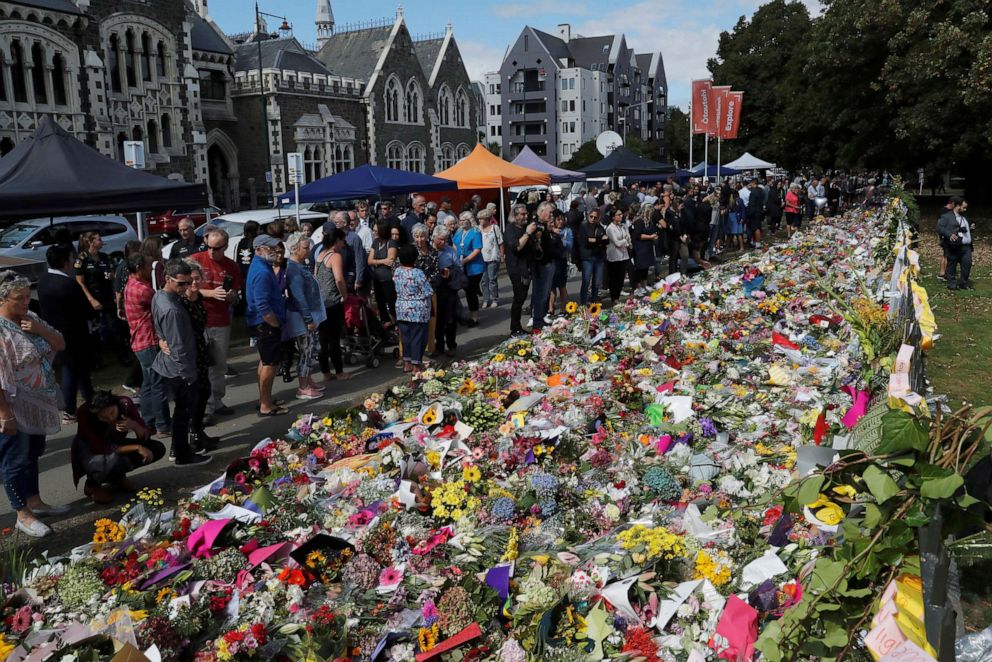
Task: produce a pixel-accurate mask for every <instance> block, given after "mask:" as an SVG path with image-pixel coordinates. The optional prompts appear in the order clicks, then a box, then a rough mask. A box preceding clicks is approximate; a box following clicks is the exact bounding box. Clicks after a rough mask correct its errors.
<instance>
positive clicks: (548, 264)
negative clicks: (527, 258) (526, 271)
mask: <svg viewBox="0 0 992 662" xmlns="http://www.w3.org/2000/svg"><path fill="white" fill-rule="evenodd" d="M554 210H555V206H554V203H552V202H550V201H548V200H544V201H543V202H540V203H538V205H537V210H536V211H535V214H536V216H537V221H536V223H535V225H536V227H537V229H536V231H535V232H534V263H533V266H532V273H533V274H534V291H533V293H532V294H531V297H530V301H531V306H530V312H531V322H532V323H533V326H534V330H535V331H539V330H541V329H542V328H544V325H545V324H546V322H545V319H544V318H545V317H546V316H547V314H548V301H549V300H550V298H551V281H552V280H553V279H554V275H555V262H554V260H555V256H556V253H557V251H556V250H555V249H556V248H560V246H561V239H560V237H559V238H558V239H557V241H556V242H554V243H555V244H556V245H554V246H553V245H552V243H553V242H552V237H551V234H552V233H551V219H552V214H553V213H554Z"/></svg>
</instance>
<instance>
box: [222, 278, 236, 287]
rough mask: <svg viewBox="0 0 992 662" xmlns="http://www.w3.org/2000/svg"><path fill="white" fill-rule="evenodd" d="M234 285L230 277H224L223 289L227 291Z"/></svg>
mask: <svg viewBox="0 0 992 662" xmlns="http://www.w3.org/2000/svg"><path fill="white" fill-rule="evenodd" d="M233 285H234V279H233V278H231V277H230V276H224V289H225V290H229V289H231V287H232V286H233Z"/></svg>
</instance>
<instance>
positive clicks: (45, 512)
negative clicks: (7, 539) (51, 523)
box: [31, 504, 72, 517]
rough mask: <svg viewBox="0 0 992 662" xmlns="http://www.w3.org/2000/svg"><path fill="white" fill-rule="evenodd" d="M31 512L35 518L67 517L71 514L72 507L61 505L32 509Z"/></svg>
mask: <svg viewBox="0 0 992 662" xmlns="http://www.w3.org/2000/svg"><path fill="white" fill-rule="evenodd" d="M31 512H32V513H34V514H35V517H52V516H54V517H58V516H59V515H68V514H69V513H70V512H72V506H67V505H65V504H62V505H61V506H49V507H48V508H32V509H31Z"/></svg>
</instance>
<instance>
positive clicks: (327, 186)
mask: <svg viewBox="0 0 992 662" xmlns="http://www.w3.org/2000/svg"><path fill="white" fill-rule="evenodd" d="M457 188H458V183H457V182H453V181H451V180H450V179H441V178H440V177H431V176H430V175H422V174H420V173H419V172H407V171H406V170H396V169H395V168H383V167H381V166H373V165H363V166H359V167H357V168H352V169H351V170H345V171H344V172H340V173H338V174H336V175H331V176H330V177H324V178H323V179H318V180H317V181H314V182H310V183H309V184H307V185H306V186H303V187H302V188H300V203H301V204H302V203H305V202H333V201H335V200H356V199H361V198H375V197H382V196H389V195H396V194H397V193H414V192H416V193H421V192H425V191H454V190H456V189H457ZM278 199H279V202H280V203H290V204H292V203H294V202H296V198H295V196H294V194H293V191H287V192H286V193H283V194H282V195H280V196H279V198H278Z"/></svg>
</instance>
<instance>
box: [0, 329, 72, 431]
mask: <svg viewBox="0 0 992 662" xmlns="http://www.w3.org/2000/svg"><path fill="white" fill-rule="evenodd" d="M27 316H28V319H31V320H34V323H35V324H37V325H40V326H44V327H46V328H48V329H51V328H52V327H50V326H49V325H48V324H46V323H45V322H44V321H42V319H41V318H40V317H38V316H37V315H35V314H34V313H31V312H29V313H28V315H27ZM54 357H55V350H53V349H52V346H51V345H49V344H48V341H47V340H45V339H44V338H43V337H41V336H40V335H38V334H33V333H25V332H24V331H22V330H21V327H20V325H19V324H14V323H13V322H11V321H10V320H9V319H7V318H6V317H0V390H2V391H3V392H4V395H5V397H6V398H7V401H8V402H9V403H10V406H11V408H12V409H13V410H14V416H15V417H16V418H17V428H18V429H19V430H21V431H23V432H26V433H27V434H38V435H46V434H53V433H55V432H58V431H59V429H61V426H62V424H61V416H62V413H61V410H60V403H59V390H58V386H57V384H56V383H55V370H54V369H53V367H52V360H53V359H54Z"/></svg>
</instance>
